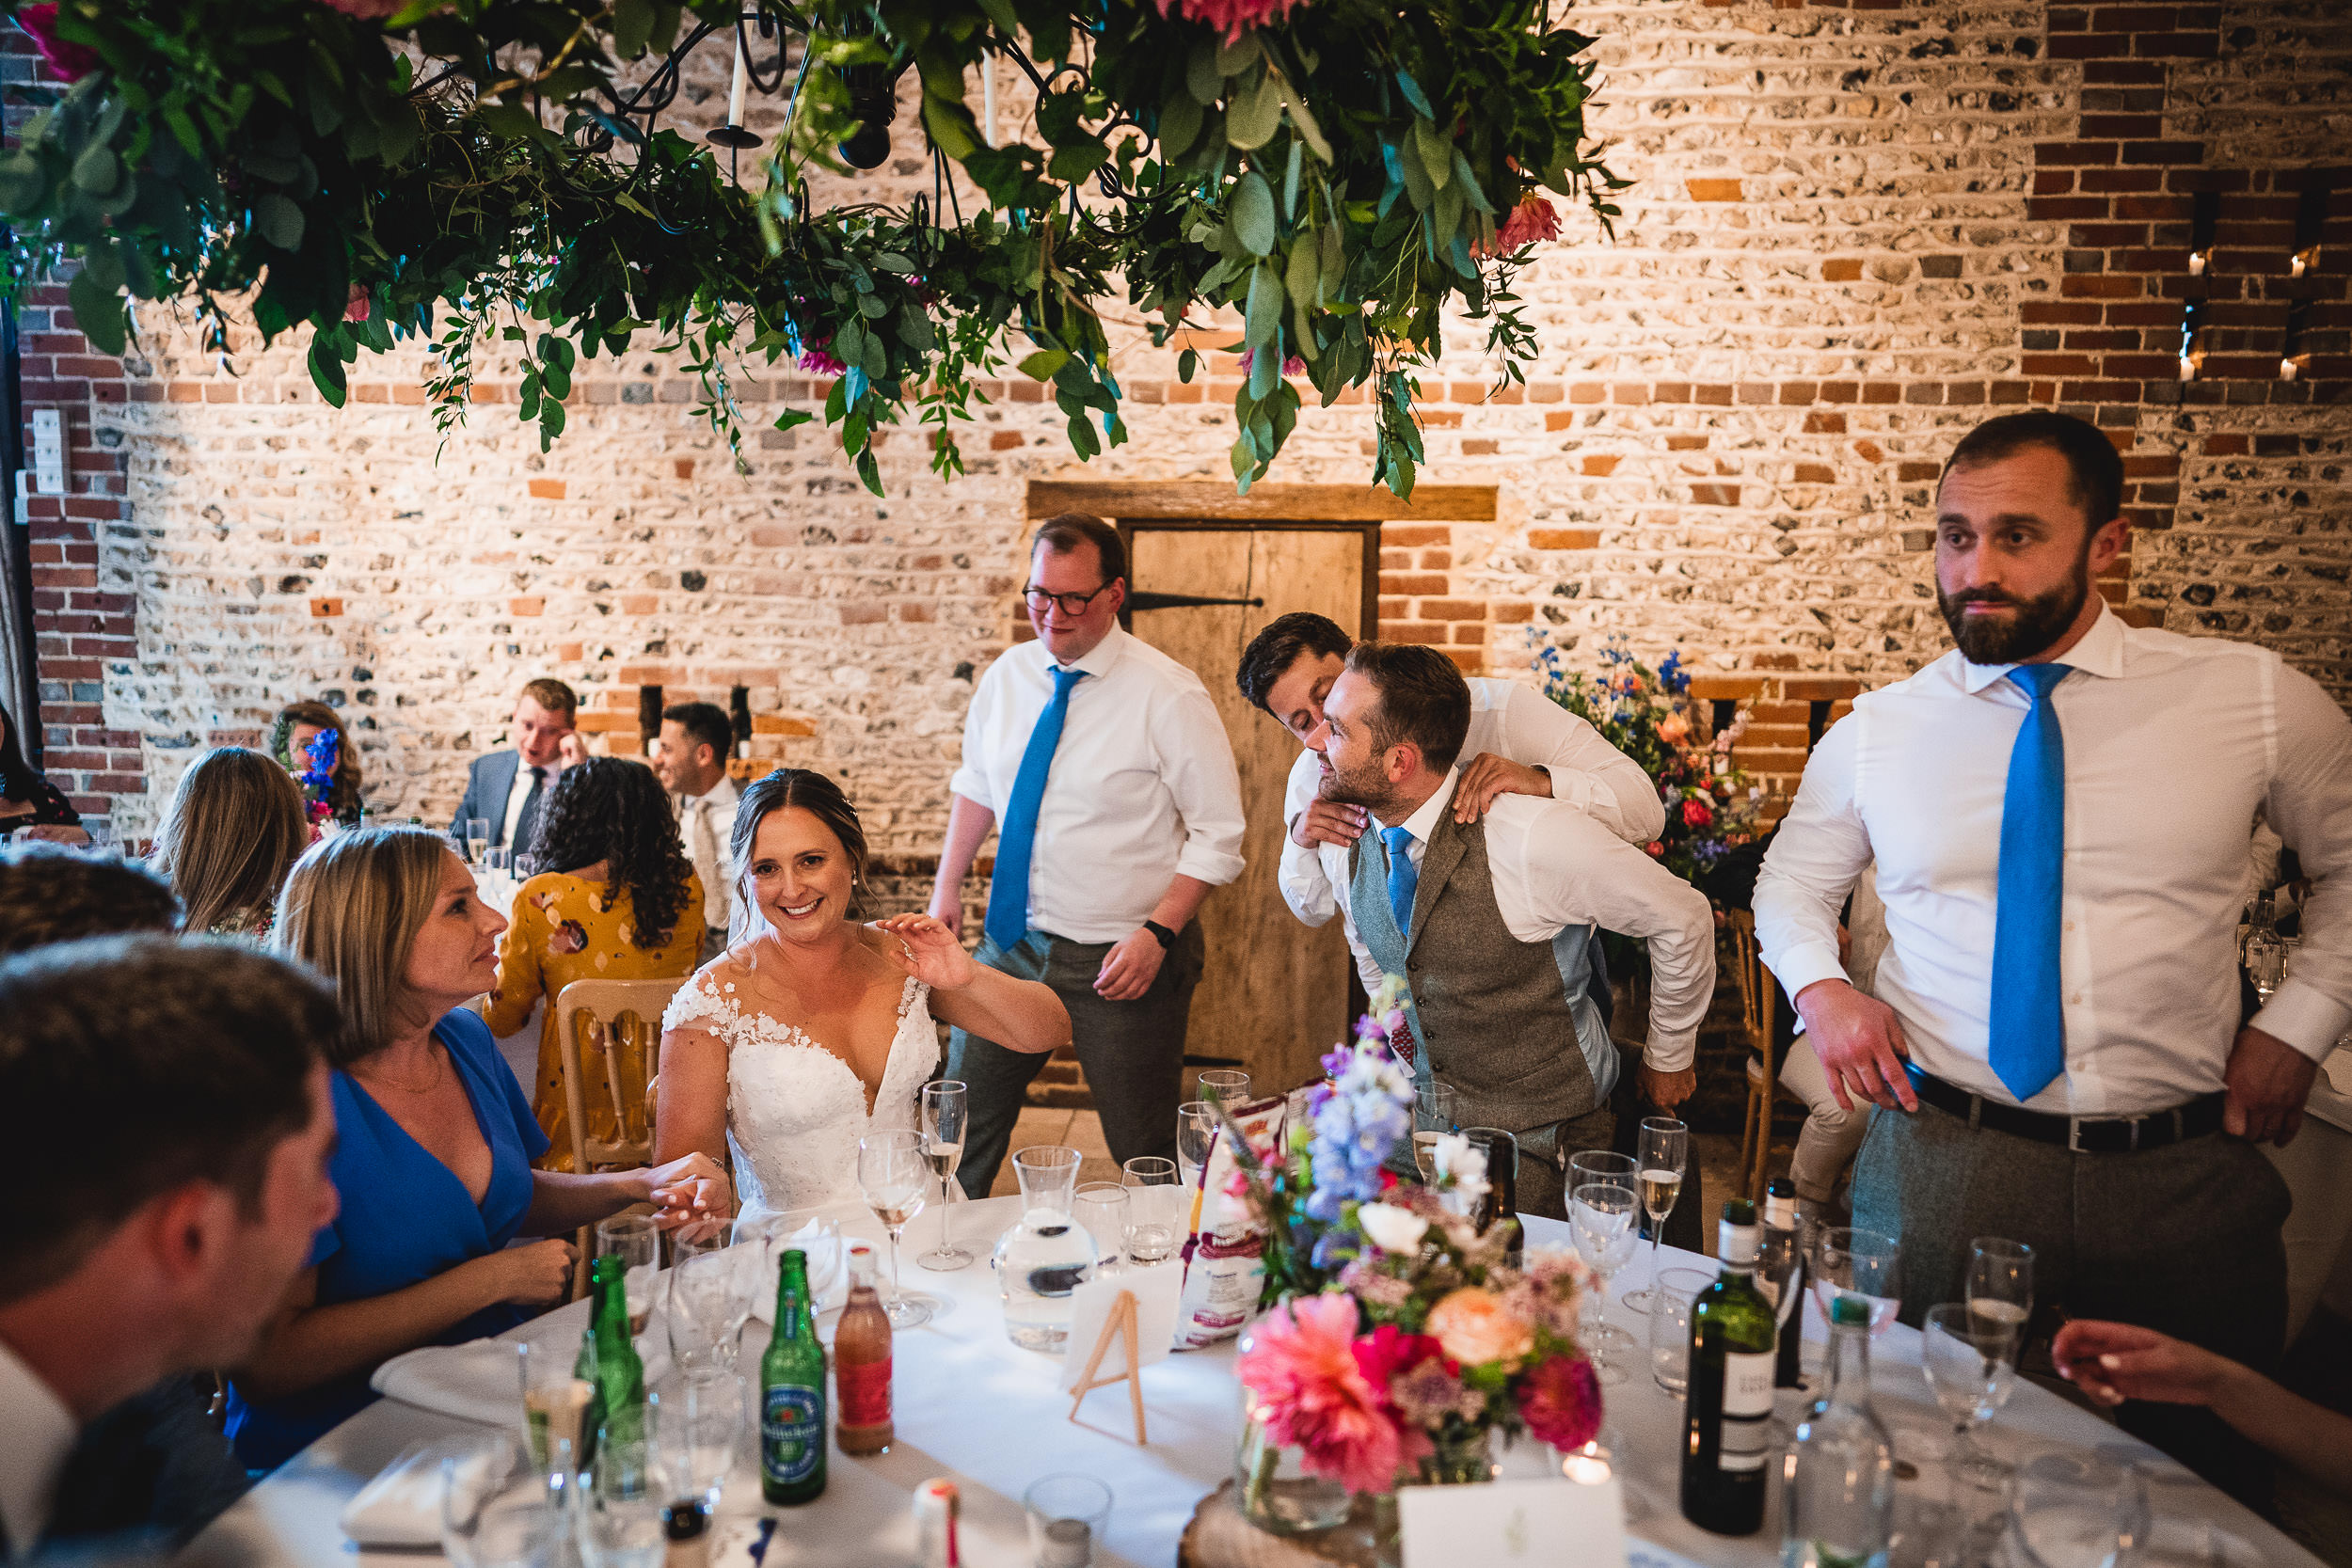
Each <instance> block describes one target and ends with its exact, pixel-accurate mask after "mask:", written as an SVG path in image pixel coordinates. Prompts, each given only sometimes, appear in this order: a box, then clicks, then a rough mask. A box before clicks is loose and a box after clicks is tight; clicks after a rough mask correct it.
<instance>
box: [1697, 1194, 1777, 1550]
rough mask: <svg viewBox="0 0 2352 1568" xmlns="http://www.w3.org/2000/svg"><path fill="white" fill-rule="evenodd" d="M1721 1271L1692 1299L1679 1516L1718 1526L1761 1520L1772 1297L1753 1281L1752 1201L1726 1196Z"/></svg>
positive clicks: (1747, 1526)
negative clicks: (1687, 1394)
mask: <svg viewBox="0 0 2352 1568" xmlns="http://www.w3.org/2000/svg"><path fill="white" fill-rule="evenodd" d="M1717 1234H1718V1237H1719V1241H1718V1243H1717V1245H1716V1253H1717V1255H1718V1257H1719V1258H1720V1259H1722V1262H1723V1274H1722V1275H1721V1276H1720V1277H1718V1278H1717V1279H1716V1281H1715V1283H1714V1284H1712V1285H1710V1286H1708V1288H1707V1289H1706V1290H1704V1291H1700V1292H1699V1296H1698V1300H1697V1301H1695V1302H1693V1303H1692V1306H1691V1386H1690V1391H1689V1396H1688V1398H1689V1403H1688V1405H1687V1407H1686V1409H1685V1412H1684V1420H1685V1423H1686V1424H1685V1426H1684V1428H1683V1444H1682V1516H1683V1517H1684V1518H1686V1519H1688V1520H1690V1521H1691V1523H1692V1524H1694V1525H1696V1526H1698V1527H1699V1528H1701V1529H1705V1530H1712V1531H1714V1532H1715V1533H1716V1534H1717V1535H1754V1534H1755V1533H1756V1531H1757V1530H1759V1529H1761V1528H1764V1482H1765V1478H1764V1472H1765V1457H1766V1454H1767V1451H1768V1450H1769V1449H1770V1447H1771V1444H1772V1370H1773V1369H1772V1346H1773V1334H1772V1303H1771V1302H1770V1301H1767V1300H1766V1299H1765V1297H1764V1292H1763V1291H1759V1290H1757V1289H1756V1276H1755V1270H1756V1245H1757V1241H1758V1238H1757V1235H1756V1205H1755V1204H1753V1203H1750V1202H1749V1201H1748V1200H1747V1199H1746V1198H1743V1197H1735V1198H1733V1199H1732V1200H1731V1201H1730V1202H1728V1203H1726V1204H1724V1219H1723V1226H1722V1228H1721V1229H1720V1230H1719V1231H1718V1232H1717Z"/></svg>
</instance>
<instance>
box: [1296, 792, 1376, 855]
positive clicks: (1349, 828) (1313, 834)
mask: <svg viewBox="0 0 2352 1568" xmlns="http://www.w3.org/2000/svg"><path fill="white" fill-rule="evenodd" d="M1371 821H1372V817H1371V815H1370V814H1369V813H1367V812H1366V811H1365V810H1364V808H1363V807H1361V806H1347V805H1342V804H1341V803H1340V802H1339V801H1337V800H1310V801H1308V802H1307V809H1306V810H1305V811H1302V812H1300V813H1299V814H1298V820H1297V821H1295V822H1293V823H1292V824H1291V842H1292V843H1293V844H1295V845H1297V846H1298V847H1300V848H1301V849H1311V848H1313V847H1315V846H1316V845H1318V844H1336V845H1338V846H1340V847H1342V848H1345V847H1347V846H1349V845H1351V844H1353V843H1355V842H1356V841H1357V840H1358V839H1359V838H1361V837H1363V836H1364V829H1365V828H1366V827H1367V826H1369V825H1370V823H1371Z"/></svg>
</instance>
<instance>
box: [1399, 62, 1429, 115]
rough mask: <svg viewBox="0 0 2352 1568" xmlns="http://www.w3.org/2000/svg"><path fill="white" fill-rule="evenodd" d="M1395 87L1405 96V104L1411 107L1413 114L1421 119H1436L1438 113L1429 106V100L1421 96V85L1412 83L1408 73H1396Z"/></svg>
mask: <svg viewBox="0 0 2352 1568" xmlns="http://www.w3.org/2000/svg"><path fill="white" fill-rule="evenodd" d="M1396 87H1397V90H1398V91H1399V92H1401V93H1403V94H1404V95H1405V102H1406V103H1410V104H1411V105H1412V106H1413V112H1414V113H1415V114H1417V115H1419V116H1421V118H1422V119H1437V118H1438V111H1437V110H1435V109H1433V108H1431V107H1430V106H1429V100H1428V99H1427V97H1425V96H1424V95H1423V94H1422V90H1421V84H1420V83H1419V82H1416V81H1414V80H1413V78H1412V76H1411V74H1410V73H1409V72H1406V71H1398V72H1397V73H1396Z"/></svg>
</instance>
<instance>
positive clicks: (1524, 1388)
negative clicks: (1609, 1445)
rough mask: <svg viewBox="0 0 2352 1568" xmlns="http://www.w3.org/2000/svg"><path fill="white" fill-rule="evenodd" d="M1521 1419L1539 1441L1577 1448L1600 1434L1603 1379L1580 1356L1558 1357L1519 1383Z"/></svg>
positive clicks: (1555, 1446) (1556, 1446)
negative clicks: (1601, 1386) (1595, 1434)
mask: <svg viewBox="0 0 2352 1568" xmlns="http://www.w3.org/2000/svg"><path fill="white" fill-rule="evenodd" d="M1519 1419H1521V1420H1523V1421H1525V1422H1526V1423H1527V1430H1528V1432H1529V1433H1530V1434H1531V1435H1533V1436H1534V1438H1535V1439H1536V1440H1537V1441H1539V1442H1545V1443H1549V1444H1550V1445H1551V1446H1552V1447H1553V1448H1555V1449H1578V1448H1582V1447H1583V1446H1584V1445H1585V1444H1587V1443H1589V1442H1591V1441H1592V1440H1593V1434H1594V1433H1597V1432H1598V1431H1600V1379H1599V1377H1598V1376H1597V1375H1596V1374H1595V1373H1594V1371H1593V1364H1592V1363H1591V1362H1590V1361H1588V1360H1586V1359H1585V1358H1584V1357H1582V1356H1581V1355H1577V1356H1567V1355H1555V1356H1553V1357H1552V1358H1551V1359H1550V1360H1549V1361H1546V1362H1544V1363H1543V1364H1542V1365H1541V1366H1538V1367H1536V1368H1535V1369H1534V1370H1532V1371H1530V1372H1529V1373H1528V1374H1527V1376H1526V1377H1524V1378H1522V1379H1521V1380H1520V1386H1519Z"/></svg>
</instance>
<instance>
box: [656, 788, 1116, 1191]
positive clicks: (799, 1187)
mask: <svg viewBox="0 0 2352 1568" xmlns="http://www.w3.org/2000/svg"><path fill="white" fill-rule="evenodd" d="M730 848H731V850H732V855H733V860H734V863H735V864H736V865H737V867H739V874H738V882H737V891H738V895H739V896H738V900H737V915H736V921H735V928H734V930H733V931H731V932H730V933H729V934H730V936H731V937H732V938H733V941H732V942H730V944H729V946H728V948H727V950H726V952H724V953H723V954H721V955H720V956H719V957H718V958H714V959H712V960H711V961H710V962H709V963H707V964H705V965H704V966H703V967H702V969H700V970H699V971H697V972H696V973H695V975H694V977H693V978H692V979H691V980H690V981H688V982H687V983H686V986H685V988H684V989H683V990H680V991H679V992H678V993H677V996H676V998H675V1000H673V1001H672V1002H671V1004H670V1008H669V1011H668V1012H667V1013H665V1014H664V1015H663V1016H662V1020H661V1030H662V1033H661V1085H660V1098H659V1101H658V1104H659V1110H658V1120H657V1123H656V1126H655V1130H654V1148H655V1158H656V1160H657V1161H660V1160H663V1159H675V1158H677V1157H679V1156H681V1155H683V1154H686V1153H688V1152H690V1151H692V1150H696V1149H699V1150H701V1151H702V1152H704V1153H706V1154H708V1155H710V1156H711V1157H712V1158H713V1159H723V1160H730V1161H731V1162H732V1164H733V1166H734V1170H735V1191H736V1195H737V1196H738V1198H739V1200H740V1202H741V1204H742V1207H743V1209H744V1211H745V1212H770V1213H775V1212H785V1211H788V1210H794V1209H805V1208H810V1207H813V1206H815V1205H818V1204H827V1203H837V1202H842V1201H845V1200H847V1201H854V1200H856V1199H857V1197H858V1185H857V1146H858V1139H859V1138H861V1137H863V1136H864V1135H865V1134H866V1132H868V1131H869V1130H880V1129H885V1128H900V1127H903V1128H913V1127H915V1126H916V1125H917V1111H916V1101H917V1098H918V1096H919V1094H920V1091H921V1089H922V1086H923V1085H924V1084H925V1083H926V1082H927V1081H928V1080H930V1077H931V1075H932V1073H933V1071H934V1070H935V1069H937V1067H938V1065H939V1036H938V1032H937V1030H936V1029H935V1028H934V1027H933V1021H934V1019H936V1020H938V1021H939V1022H946V1023H950V1024H953V1025H956V1026H958V1027H960V1028H965V1029H969V1030H971V1031H972V1032H973V1033H975V1034H977V1035H980V1036H982V1037H985V1038H988V1039H993V1040H996V1041H998V1042H1000V1043H1002V1044H1004V1045H1007V1046H1009V1047H1011V1048H1012V1049H1013V1050H1016V1051H1032V1052H1043V1051H1051V1050H1053V1049H1055V1048H1056V1047H1057V1046H1059V1045H1063V1044H1067V1043H1068V1042H1069V1039H1070V1015H1069V1013H1068V1011H1067V1010H1066V1009H1065V1008H1064V1007H1063V1006H1062V1004H1061V1001H1060V999H1059V998H1057V997H1056V996H1055V995H1054V993H1053V992H1052V991H1051V990H1048V989H1047V988H1046V987H1044V986H1042V985H1040V984H1037V983H1036V982H1034V981H1029V980H1017V979H1014V978H1013V977H1012V976H1010V975H1009V974H999V973H997V972H996V971H995V970H993V969H987V968H983V967H982V966H980V965H978V964H976V963H974V962H973V961H972V958H971V957H970V955H968V954H966V953H965V952H964V950H963V947H962V945H961V943H960V942H957V940H956V937H955V933H953V932H952V931H950V930H948V929H947V927H945V926H944V925H942V924H940V922H938V921H936V920H933V919H932V918H930V916H929V915H920V914H908V915H894V916H892V917H890V918H889V919H886V920H878V921H874V922H872V923H870V924H861V923H860V922H859V921H858V920H857V919H856V917H855V914H854V912H853V911H854V906H855V901H856V897H857V894H858V892H859V890H860V888H861V886H862V884H863V881H864V878H865V865H866V834H865V832H864V830H863V829H862V828H861V827H860V826H859V824H858V819H857V813H856V812H855V811H854V810H852V809H851V808H850V803H849V801H848V800H847V799H845V798H844V797H843V795H842V794H841V791H840V788H839V787H838V786H837V785H835V784H834V783H833V781H832V780H830V779H828V778H826V777H825V776H824V775H823V774H820V773H812V772H809V771H807V770H806V769H803V768H779V769H778V770H776V771H775V772H772V773H770V774H769V775H768V776H767V777H765V778H763V779H761V780H759V781H758V782H757V783H755V784H753V785H752V786H751V787H750V788H749V789H747V790H745V791H744V793H743V798H742V800H741V801H740V803H739V805H738V806H737V807H736V814H735V831H734V833H733V835H732V838H731V841H730ZM665 1150H666V1151H667V1152H663V1151H665Z"/></svg>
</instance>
